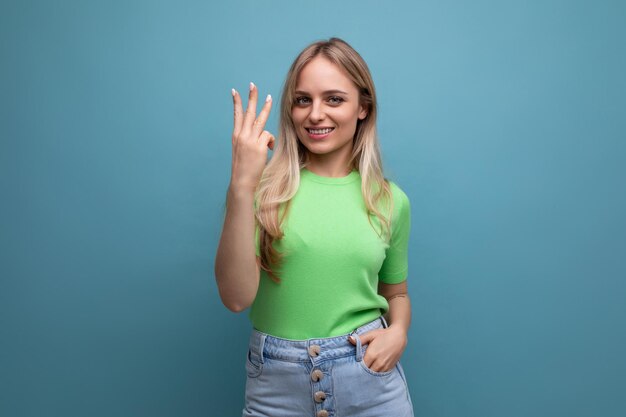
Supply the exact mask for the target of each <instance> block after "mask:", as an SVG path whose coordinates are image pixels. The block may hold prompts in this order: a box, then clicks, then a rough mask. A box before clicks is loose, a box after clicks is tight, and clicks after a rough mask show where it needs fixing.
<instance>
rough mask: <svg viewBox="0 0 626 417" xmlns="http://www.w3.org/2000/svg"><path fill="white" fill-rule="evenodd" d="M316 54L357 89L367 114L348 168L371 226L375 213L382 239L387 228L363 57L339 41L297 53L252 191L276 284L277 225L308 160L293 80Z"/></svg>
mask: <svg viewBox="0 0 626 417" xmlns="http://www.w3.org/2000/svg"><path fill="white" fill-rule="evenodd" d="M317 56H323V57H324V58H326V59H328V60H329V61H330V62H332V63H333V64H335V65H337V66H338V67H340V68H342V69H344V70H345V72H346V73H347V74H348V77H349V78H350V79H351V80H352V82H353V83H354V84H355V85H356V87H357V89H358V90H359V103H360V104H361V105H362V106H364V107H365V109H366V110H367V116H366V117H365V118H364V119H362V120H358V121H357V126H356V131H355V134H354V142H353V147H352V149H353V150H352V155H351V159H350V166H351V167H352V168H353V169H356V170H358V171H359V173H360V175H361V192H362V194H363V199H364V201H365V205H366V207H367V210H368V214H369V216H368V219H369V221H370V224H371V223H372V221H371V216H372V215H374V216H375V217H377V218H378V219H379V221H380V225H381V226H382V227H381V230H380V231H378V230H377V233H379V235H380V236H381V237H384V236H383V235H385V237H386V238H388V237H389V234H390V230H391V227H390V221H391V213H392V210H393V199H392V196H391V190H390V187H389V184H388V183H387V181H386V180H385V177H384V176H383V168H382V160H381V156H380V148H379V144H378V135H377V132H376V114H377V112H376V91H375V89H374V82H373V80H372V76H371V74H370V71H369V69H368V67H367V64H366V63H365V61H364V60H363V58H362V57H361V55H359V54H358V52H356V51H355V50H354V49H353V48H352V47H351V46H350V45H349V44H348V43H346V42H345V41H343V40H341V39H339V38H330V39H329V40H322V41H318V42H315V43H312V44H311V45H309V46H307V47H306V48H305V49H304V50H302V52H300V54H299V55H298V56H297V57H296V59H295V60H294V62H293V64H292V65H291V67H290V68H289V72H288V73H287V77H286V79H285V83H284V85H283V91H282V97H281V104H280V121H279V133H278V140H277V144H276V149H275V150H274V154H273V156H272V158H271V159H270V161H269V162H268V164H267V166H266V167H265V169H264V171H263V175H262V177H261V181H260V182H259V186H258V187H257V190H256V208H255V217H256V222H257V226H258V227H259V240H260V257H259V258H260V262H259V263H260V267H261V268H262V269H263V270H265V271H266V272H267V273H268V275H269V276H270V277H271V278H272V279H273V280H274V281H276V282H278V281H280V279H279V277H278V275H277V273H276V267H278V266H279V265H280V263H281V260H282V254H281V253H280V252H278V251H277V250H276V248H274V246H273V243H274V241H277V240H280V239H281V238H282V237H283V231H282V228H281V225H282V223H283V221H284V220H285V218H286V216H287V215H288V208H289V202H290V201H291V198H292V197H293V196H294V195H295V194H296V191H297V190H298V186H299V184H300V170H301V169H302V168H304V167H305V166H306V164H307V156H308V153H307V152H308V151H307V149H306V148H305V147H304V145H302V143H301V142H300V141H299V139H298V136H297V134H296V129H295V126H294V123H293V119H292V117H291V111H292V108H293V105H294V100H295V90H296V82H297V79H298V75H299V74H300V71H302V69H303V68H304V66H305V65H306V64H307V63H308V62H309V61H311V60H312V59H313V58H315V57H317ZM385 208H386V209H385ZM383 212H386V213H383ZM372 226H373V227H374V225H372ZM375 229H376V228H375Z"/></svg>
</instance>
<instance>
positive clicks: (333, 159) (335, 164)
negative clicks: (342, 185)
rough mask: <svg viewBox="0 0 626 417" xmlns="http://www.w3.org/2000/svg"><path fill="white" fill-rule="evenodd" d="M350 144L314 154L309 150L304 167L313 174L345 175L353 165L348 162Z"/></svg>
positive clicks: (350, 150) (324, 175)
mask: <svg viewBox="0 0 626 417" xmlns="http://www.w3.org/2000/svg"><path fill="white" fill-rule="evenodd" d="M351 155H352V146H346V147H345V148H343V149H339V150H337V151H335V152H331V153H328V154H314V153H311V152H309V153H308V154H307V159H306V168H307V169H308V170H309V171H311V172H312V173H314V174H317V175H320V176H323V177H333V178H339V177H345V176H346V175H348V174H349V173H350V172H351V171H352V169H353V167H352V165H351V164H350V156H351Z"/></svg>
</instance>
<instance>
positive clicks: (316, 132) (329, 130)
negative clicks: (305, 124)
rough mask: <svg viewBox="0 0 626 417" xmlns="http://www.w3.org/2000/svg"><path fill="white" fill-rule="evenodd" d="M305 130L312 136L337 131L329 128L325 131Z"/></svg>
mask: <svg viewBox="0 0 626 417" xmlns="http://www.w3.org/2000/svg"><path fill="white" fill-rule="evenodd" d="M305 129H306V131H307V132H309V133H311V134H312V135H325V134H327V133H330V132H332V131H333V130H335V128H334V127H327V128H324V129H310V128H305Z"/></svg>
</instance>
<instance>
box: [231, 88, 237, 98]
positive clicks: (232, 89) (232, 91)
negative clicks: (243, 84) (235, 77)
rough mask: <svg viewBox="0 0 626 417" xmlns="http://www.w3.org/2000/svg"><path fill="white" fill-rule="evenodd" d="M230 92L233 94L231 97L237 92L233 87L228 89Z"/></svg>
mask: <svg viewBox="0 0 626 417" xmlns="http://www.w3.org/2000/svg"><path fill="white" fill-rule="evenodd" d="M230 92H231V93H232V94H233V97H235V94H237V92H236V91H235V89H234V88H231V89H230Z"/></svg>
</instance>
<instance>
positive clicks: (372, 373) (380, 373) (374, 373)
mask: <svg viewBox="0 0 626 417" xmlns="http://www.w3.org/2000/svg"><path fill="white" fill-rule="evenodd" d="M361 349H362V350H363V353H362V355H361V360H360V361H359V365H360V366H361V368H362V369H363V370H364V371H365V372H367V373H368V374H370V375H373V376H377V377H384V376H389V375H391V374H392V373H393V372H394V371H395V370H396V366H394V367H393V368H391V369H390V370H388V371H385V372H376V371H374V370H372V369H370V368H368V367H367V365H366V364H365V360H363V357H365V347H362V348H361Z"/></svg>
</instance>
